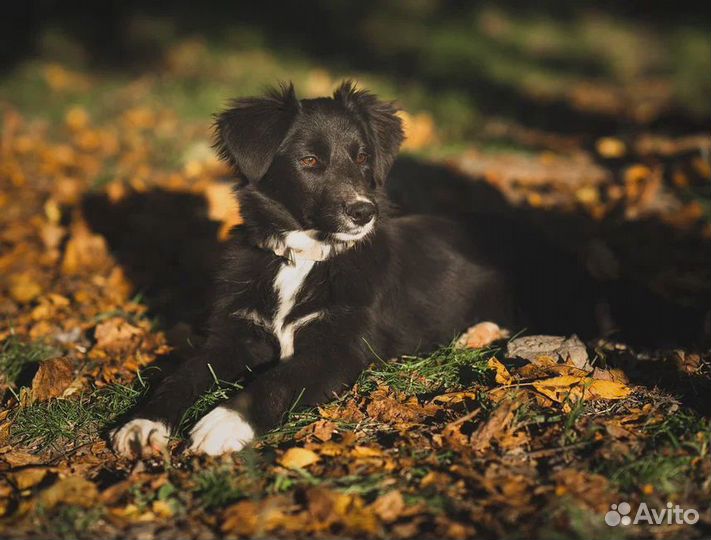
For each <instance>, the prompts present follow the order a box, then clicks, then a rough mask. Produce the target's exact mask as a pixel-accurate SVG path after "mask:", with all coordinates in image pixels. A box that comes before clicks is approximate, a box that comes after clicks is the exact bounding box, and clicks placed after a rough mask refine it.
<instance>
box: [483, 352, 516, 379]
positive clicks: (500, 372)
mask: <svg viewBox="0 0 711 540" xmlns="http://www.w3.org/2000/svg"><path fill="white" fill-rule="evenodd" d="M487 365H488V366H489V368H490V369H493V370H494V371H496V382H497V383H499V384H511V381H512V380H513V378H512V377H511V373H509V370H508V369H506V366H504V365H503V364H502V363H501V362H499V361H498V360H497V359H496V357H494V356H492V357H491V358H489V361H488V363H487Z"/></svg>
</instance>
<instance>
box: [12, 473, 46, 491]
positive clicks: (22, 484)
mask: <svg viewBox="0 0 711 540" xmlns="http://www.w3.org/2000/svg"><path fill="white" fill-rule="evenodd" d="M47 472H48V471H47V469H44V468H37V469H25V470H23V471H19V472H16V473H13V474H11V475H10V478H11V479H12V482H13V483H14V484H15V486H17V489H19V490H20V491H22V490H25V489H29V488H31V487H33V486H36V485H37V484H39V483H40V482H41V481H42V480H44V477H45V476H47Z"/></svg>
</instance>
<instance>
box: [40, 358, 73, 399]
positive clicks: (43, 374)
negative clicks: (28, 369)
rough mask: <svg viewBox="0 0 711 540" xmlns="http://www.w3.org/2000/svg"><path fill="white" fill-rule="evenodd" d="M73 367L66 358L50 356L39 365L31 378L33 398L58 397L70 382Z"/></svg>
mask: <svg viewBox="0 0 711 540" xmlns="http://www.w3.org/2000/svg"><path fill="white" fill-rule="evenodd" d="M73 380H74V367H73V364H72V362H70V361H69V360H67V359H66V358H52V359H50V360H45V361H44V362H41V363H40V365H39V369H38V370H37V373H36V374H35V376H34V378H33V379H32V397H33V399H36V400H39V401H44V400H47V399H50V398H54V397H59V396H61V395H62V394H63V392H64V391H65V390H66V389H67V388H68V387H69V386H70V385H71V384H72V381H73Z"/></svg>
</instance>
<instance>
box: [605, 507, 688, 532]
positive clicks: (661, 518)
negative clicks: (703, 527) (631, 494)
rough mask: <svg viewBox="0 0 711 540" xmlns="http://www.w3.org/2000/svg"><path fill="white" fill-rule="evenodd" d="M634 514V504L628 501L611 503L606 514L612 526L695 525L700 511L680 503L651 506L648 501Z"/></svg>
mask: <svg viewBox="0 0 711 540" xmlns="http://www.w3.org/2000/svg"><path fill="white" fill-rule="evenodd" d="M631 514H632V506H631V505H630V503H628V502H621V503H620V504H611V505H610V510H609V512H607V514H605V523H607V524H608V525H609V526H610V527H617V526H618V525H623V526H626V525H638V524H642V523H646V524H647V525H693V524H694V523H696V522H697V521H699V512H698V510H696V509H694V508H682V507H681V506H679V505H678V504H672V503H670V502H669V503H667V505H666V507H665V508H661V509H659V508H650V507H649V505H647V503H644V502H643V503H641V504H640V505H639V507H638V508H637V512H636V513H635V514H634V516H632V515H631Z"/></svg>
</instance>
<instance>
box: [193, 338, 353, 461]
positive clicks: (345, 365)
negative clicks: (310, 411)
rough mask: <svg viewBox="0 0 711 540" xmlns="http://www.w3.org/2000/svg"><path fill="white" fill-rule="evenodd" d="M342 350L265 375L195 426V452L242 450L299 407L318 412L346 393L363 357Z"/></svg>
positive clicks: (303, 357) (305, 357)
mask: <svg viewBox="0 0 711 540" xmlns="http://www.w3.org/2000/svg"><path fill="white" fill-rule="evenodd" d="M339 349H340V350H339ZM339 349H336V348H322V349H321V350H320V352H319V353H318V354H311V355H303V354H302V355H299V354H297V355H295V356H294V357H293V358H291V359H290V360H288V361H286V362H284V363H282V364H280V365H278V366H276V367H274V368H273V369H270V370H268V371H266V372H264V373H263V374H261V375H260V376H259V377H258V378H257V379H255V380H254V381H253V382H252V383H251V384H249V385H248V386H247V388H246V389H245V390H243V391H241V392H239V393H238V394H237V395H236V396H235V397H233V398H231V399H230V400H228V401H226V402H224V403H223V404H222V405H220V406H218V407H217V408H215V409H214V410H213V411H212V412H211V413H209V414H207V415H206V416H205V417H204V418H203V419H202V420H201V421H200V422H199V423H198V424H197V425H196V426H195V429H194V430H193V432H192V439H193V440H192V446H191V449H192V450H193V451H195V452H205V453H207V454H211V455H217V454H221V453H224V452H227V451H237V450H240V449H242V447H243V446H244V445H245V444H246V443H247V442H249V441H250V440H251V439H252V438H253V437H254V436H255V434H261V433H265V432H266V431H268V430H269V429H271V428H273V427H275V426H277V425H278V424H279V423H280V422H281V421H282V420H283V419H284V415H285V413H286V412H287V411H289V410H290V408H292V407H293V406H294V405H296V406H298V407H304V406H306V407H309V406H315V405H318V404H320V403H324V402H326V401H328V400H330V399H332V398H333V397H334V396H335V395H336V394H338V393H340V392H342V391H343V390H345V389H347V388H348V387H349V386H350V385H352V384H353V383H354V382H355V381H356V379H357V378H358V375H359V374H360V372H361V371H362V369H363V368H364V366H365V361H364V360H363V357H364V355H363V353H362V352H361V351H359V350H357V348H355V347H354V348H353V349H352V350H351V351H349V350H347V347H340V348H339Z"/></svg>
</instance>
